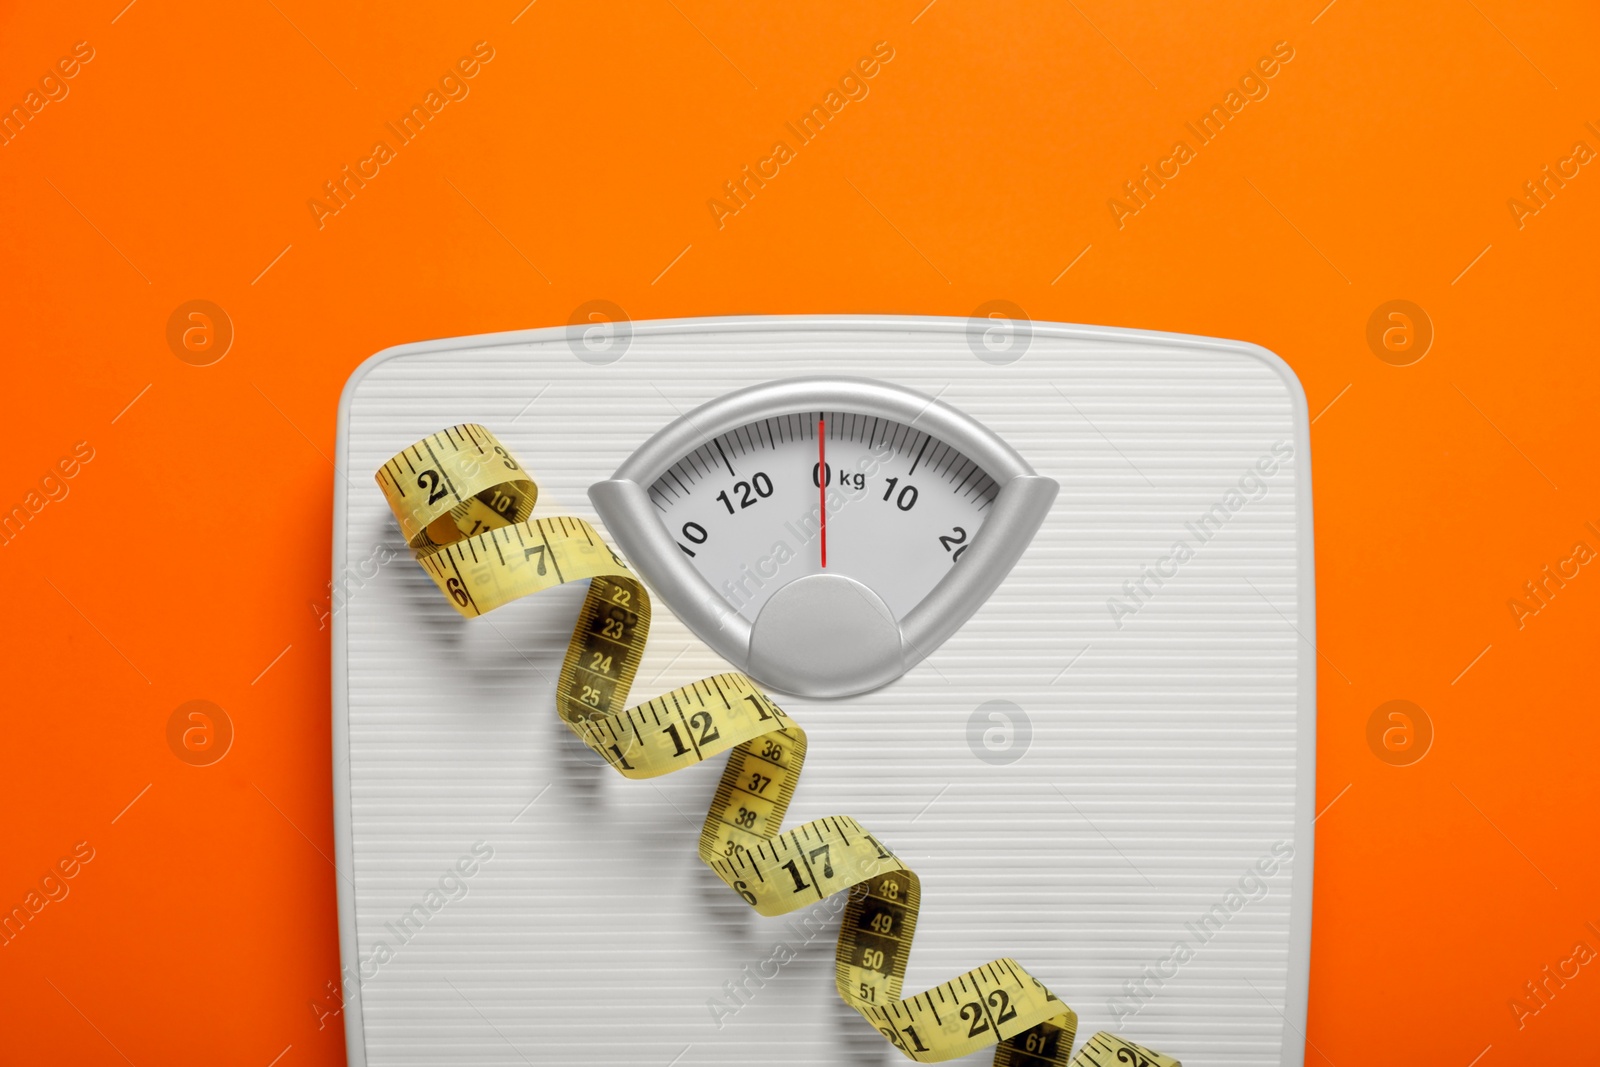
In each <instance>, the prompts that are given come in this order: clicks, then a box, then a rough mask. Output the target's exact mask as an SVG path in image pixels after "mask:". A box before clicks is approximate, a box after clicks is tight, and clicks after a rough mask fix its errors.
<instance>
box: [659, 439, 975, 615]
mask: <svg viewBox="0 0 1600 1067" xmlns="http://www.w3.org/2000/svg"><path fill="white" fill-rule="evenodd" d="M819 423H820V424H821V426H822V427H823V432H822V433H821V434H819V433H818V427H819ZM997 492H998V486H997V485H996V484H995V482H994V480H993V479H992V478H990V477H989V475H988V474H986V473H985V472H984V471H983V470H981V469H979V467H978V465H977V464H976V463H974V462H973V461H972V460H970V459H968V458H967V457H966V456H964V455H962V454H961V453H960V452H958V451H956V449H954V448H952V447H951V446H950V445H947V444H945V443H944V442H943V441H940V440H938V439H937V438H933V437H930V436H929V435H928V434H926V433H923V432H922V431H920V430H914V429H912V428H911V427H909V426H906V425H903V424H902V423H898V422H892V421H890V420H888V419H883V418H878V417H876V416H872V415H856V414H851V413H849V412H816V411H812V412H797V413H795V414H793V415H784V416H780V417H777V418H771V419H763V420H761V421H759V422H753V423H750V424H749V425H746V426H741V427H739V428H738V429H736V430H733V431H731V432H729V433H725V434H722V435H721V436H719V437H717V438H714V439H713V440H711V441H710V442H708V443H707V444H704V445H702V446H701V447H700V448H698V449H696V450H695V451H693V452H691V453H689V455H687V456H685V457H684V458H683V459H681V460H679V461H678V462H677V463H676V464H674V465H673V466H672V467H671V468H670V469H669V470H668V471H667V473H666V474H664V475H662V476H661V477H660V478H658V479H657V480H656V482H655V483H654V484H653V485H651V486H650V489H649V496H650V500H651V502H652V503H653V504H654V505H655V506H656V509H657V515H658V517H659V518H660V519H661V521H662V523H663V524H664V525H665V526H666V528H667V533H668V534H669V535H670V536H671V537H672V539H673V540H675V541H676V542H677V543H678V547H679V548H680V549H681V550H682V551H683V552H684V553H686V554H687V555H688V556H689V561H690V563H691V564H693V566H694V567H695V568H696V569H697V570H698V571H699V572H700V574H701V575H702V576H703V577H704V578H705V580H706V581H707V582H709V583H710V584H711V587H712V588H713V589H715V590H717V591H718V592H719V593H721V594H722V595H723V597H725V598H726V599H727V601H728V603H729V604H730V605H731V606H732V607H733V608H734V609H735V610H737V611H738V612H739V613H740V614H741V615H743V616H744V617H745V618H747V619H749V620H751V621H752V622H753V621H755V619H756V616H757V615H759V614H760V612H761V607H762V605H763V604H765V603H766V602H767V599H768V598H769V597H771V596H772V594H773V593H775V592H777V590H779V589H781V588H782V587H783V586H785V585H787V584H789V583H790V582H792V581H794V580H795V579H796V578H802V577H804V576H806V575H809V574H824V573H826V574H840V575H844V576H845V577H848V578H853V579H855V580H856V581H858V582H861V583H862V584H863V585H865V586H867V587H868V588H870V589H872V590H873V591H874V592H876V593H877V594H878V596H880V597H881V598H883V601H884V603H885V604H886V605H888V607H889V610H890V611H891V612H892V613H893V614H894V616H895V618H897V619H901V618H904V617H905V615H906V613H907V612H909V611H910V610H911V609H912V608H914V607H916V605H917V604H918V603H920V602H921V601H922V599H923V598H924V597H925V596H927V595H928V593H929V592H930V591H931V590H932V589H933V587H934V586H935V585H936V584H938V582H939V580H940V579H941V578H943V577H944V576H945V575H946V574H948V573H949V571H950V568H951V567H953V566H955V565H956V563H957V561H959V560H960V558H961V556H962V553H963V551H964V550H965V549H966V547H967V546H968V545H970V544H971V543H972V539H973V537H974V536H976V535H977V532H978V527H979V526H981V525H982V524H983V520H984V516H985V515H986V514H987V511H988V508H989V506H990V505H991V504H992V503H994V499H995V495H996V493H997Z"/></svg>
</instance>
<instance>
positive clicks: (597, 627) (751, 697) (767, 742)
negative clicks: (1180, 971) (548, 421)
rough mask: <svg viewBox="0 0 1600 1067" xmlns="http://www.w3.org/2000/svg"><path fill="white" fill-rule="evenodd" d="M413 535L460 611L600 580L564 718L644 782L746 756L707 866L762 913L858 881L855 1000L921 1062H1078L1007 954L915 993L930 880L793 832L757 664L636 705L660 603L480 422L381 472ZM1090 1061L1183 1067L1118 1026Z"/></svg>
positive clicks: (1073, 1016) (796, 748)
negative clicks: (548, 504)
mask: <svg viewBox="0 0 1600 1067" xmlns="http://www.w3.org/2000/svg"><path fill="white" fill-rule="evenodd" d="M377 480H378V485H379V487H380V488H381V489H382V490H383V495H384V497H385V498H386V499H387V500H388V502H389V507H390V508H391V509H392V510H393V511H394V514H395V518H396V519H398V520H399V522H400V530H401V532H402V533H403V534H404V535H405V539H406V543H407V544H408V545H410V546H411V550H412V553H413V554H414V555H415V556H416V558H417V561H418V562H419V563H421V564H422V567H423V569H424V570H426V571H427V572H428V574H429V575H431V576H432V577H433V580H434V581H435V582H436V583H437V584H438V586H439V589H440V590H441V591H442V592H443V593H444V594H445V596H446V597H447V598H448V599H449V600H450V602H451V603H452V604H453V605H455V608H456V610H457V611H459V612H460V613H461V614H462V615H466V616H468V617H472V616H477V615H482V614H483V613H484V612H487V611H492V610H494V609H495V608H497V607H499V606H500V605H502V604H505V603H508V602H509V601H512V600H516V599H517V598H518V597H524V596H528V595H530V594H532V593H537V592H539V591H541V590H544V589H549V588H551V587H553V586H557V585H562V584H564V583H566V582H575V581H580V580H584V579H587V580H588V581H589V592H588V595H587V597H585V599H584V602H583V607H582V608H581V609H580V610H579V612H578V621H577V625H576V626H575V627H574V628H573V631H572V641H571V643H570V644H569V645H568V646H567V655H566V659H565V661H564V662H563V663H562V666H561V678H560V680H559V681H558V682H557V684H556V710H557V712H558V713H559V714H560V716H561V718H562V720H563V721H564V722H565V723H566V724H567V726H568V727H569V728H571V730H572V731H573V732H574V733H575V734H577V735H578V737H579V738H580V739H582V741H583V743H584V744H586V745H588V746H589V747H590V748H591V749H592V750H594V752H595V753H596V754H598V755H599V756H601V757H602V758H604V759H605V760H606V762H607V763H609V764H610V765H611V766H612V767H614V768H615V769H616V770H617V771H619V772H620V773H621V774H622V775H623V776H625V777H628V778H654V777H657V776H658V775H663V774H670V773H672V772H673V771H677V770H682V769H683V768H685V767H690V766H693V765H694V764H697V763H699V762H701V761H702V760H706V759H710V758H711V757H712V756H717V755H720V754H722V753H724V752H731V755H730V756H729V758H728V763H727V767H726V769H725V770H724V771H723V772H722V781H721V782H720V783H718V785H717V791H716V796H715V799H714V800H713V801H712V804H711V810H710V812H709V813H708V814H707V815H706V822H705V828H704V829H702V830H701V832H700V858H701V860H703V861H704V862H705V863H706V865H707V866H709V867H710V868H711V869H712V870H713V871H715V872H717V875H718V876H719V877H720V878H721V879H722V880H723V881H724V882H726V883H727V884H728V886H729V887H730V888H731V889H733V891H734V892H735V893H738V894H739V896H741V897H743V898H744V901H745V903H747V904H749V905H750V906H751V907H753V908H755V909H756V911H758V912H760V913H761V914H762V915H782V914H784V913H786V912H790V911H794V910H796V909H798V908H802V907H805V906H807V905H809V904H814V903H816V902H817V901H819V900H823V899H824V898H826V897H829V896H831V895H833V894H834V893H838V892H842V891H848V892H849V893H850V897H849V900H848V902H847V904H846V906H845V908H844V912H843V915H842V918H841V920H840V928H839V945H838V949H837V953H836V960H837V968H836V981H837V983H838V987H839V996H840V997H842V998H843V999H844V1002H845V1003H846V1004H848V1005H850V1006H851V1007H852V1008H854V1009H855V1010H856V1011H858V1012H860V1013H861V1015H862V1017H863V1018H865V1019H866V1020H867V1021H868V1022H869V1023H871V1024H872V1025H873V1026H874V1027H876V1028H877V1029H878V1031H879V1032H880V1033H882V1034H883V1036H884V1037H885V1038H887V1039H888V1040H889V1042H890V1043H891V1044H893V1045H894V1047H895V1048H897V1049H899V1050H900V1051H901V1052H903V1053H905V1055H906V1056H907V1057H908V1058H910V1059H913V1060H916V1061H918V1062H920V1063H932V1062H936V1061H939V1060H948V1059H952V1058H954V1057H957V1056H963V1055H966V1054H967V1053H970V1052H973V1051H976V1050H977V1049H979V1048H982V1047H984V1046H986V1045H991V1044H996V1043H998V1045H999V1047H998V1048H997V1049H996V1050H995V1058H994V1062H995V1064H996V1065H997V1067H1043V1065H1050V1067H1063V1065H1066V1064H1067V1063H1068V1058H1069V1057H1070V1056H1071V1055H1072V1043H1073V1039H1074V1038H1075V1036H1076V1034H1077V1028H1078V1016H1077V1013H1075V1012H1074V1011H1073V1010H1072V1009H1071V1008H1069V1007H1067V1005H1066V1004H1064V1003H1062V1002H1061V1000H1059V999H1058V998H1057V997H1056V996H1054V995H1053V994H1052V993H1051V992H1050V991H1049V990H1048V989H1046V988H1045V987H1044V984H1043V983H1041V982H1040V981H1039V980H1038V979H1037V978H1034V977H1033V976H1032V975H1030V974H1029V973H1028V972H1027V971H1025V970H1023V969H1022V966H1021V965H1020V964H1018V963H1017V962H1016V961H1015V960H1010V959H1000V960H995V961H994V962H992V963H988V964H985V965H984V966H982V967H979V968H977V969H976V970H972V971H968V972H967V973H966V974H963V975H961V976H960V977H958V978H952V979H951V980H950V981H948V982H945V983H943V984H942V985H938V986H935V987H934V988H932V989H930V990H928V991H927V992H924V993H918V994H917V995H916V996H913V997H910V998H908V999H904V1000H902V999H901V997H900V987H901V983H902V981H903V979H904V978H905V972H906V960H907V957H908V956H909V955H910V949H911V938H912V935H913V934H914V933H915V931H916V926H917V909H918V901H919V899H920V897H921V883H920V882H919V880H918V879H917V876H916V874H914V873H913V872H912V871H911V869H910V868H908V867H907V866H906V865H905V864H903V863H902V862H901V861H900V860H899V859H898V858H897V857H896V856H895V854H894V853H893V852H892V851H891V850H890V849H889V848H888V847H887V846H885V845H884V844H883V843H882V842H880V841H879V840H878V839H877V838H875V837H874V836H873V835H872V834H870V833H868V832H867V830H866V829H865V828H864V827H863V826H861V824H859V823H857V822H856V821H855V820H854V819H851V818H849V817H848V816H843V815H836V816H829V817H828V818H825V819H817V820H815V821H813V822H808V823H806V824H804V825H802V826H799V827H797V828H795V829H793V830H790V831H788V832H787V833H780V832H779V828H780V827H781V826H782V825H783V816H784V813H785V812H786V811H788V808H789V801H790V799H791V798H792V797H793V796H794V788H795V784H796V782H797V781H798V780H799V777H800V769H801V767H802V765H803V764H804V763H805V757H806V735H805V731H804V730H802V729H800V727H798V726H796V725H795V724H794V722H793V721H792V720H791V719H790V718H789V717H788V716H787V715H785V714H784V712H783V710H782V709H781V708H779V707H778V706H777V705H776V704H774V703H773V702H772V701H771V700H769V699H767V696H766V694H765V693H763V692H761V691H760V690H759V689H757V688H756V687H755V685H754V683H752V682H751V681H750V679H748V678H746V677H745V676H744V675H742V674H734V673H729V674H718V675H714V676H713V677H710V678H705V679H702V680H700V681H698V682H695V683H694V684H692V685H686V686H683V687H682V688H679V689H674V690H673V691H672V692H670V693H665V694H663V695H661V696H658V697H656V698H655V699H653V700H648V701H646V702H644V703H643V704H637V705H635V706H633V707H631V708H630V707H625V704H626V702H627V695H628V689H629V687H630V686H631V685H632V683H633V676H634V672H635V671H637V670H638V667H639V659H640V656H641V655H642V654H643V652H644V647H645V642H646V640H647V638H648V636H649V632H650V598H649V595H648V594H647V593H646V592H645V589H644V586H643V585H642V584H641V583H640V581H639V579H638V578H637V577H635V576H634V574H633V572H632V571H630V570H629V569H628V565H627V564H626V563H625V562H623V560H622V558H621V557H620V556H618V555H617V554H616V553H615V552H613V551H612V550H611V548H610V546H608V545H607V544H606V543H605V542H604V541H602V540H601V539H600V536H599V535H598V534H596V533H595V531H594V530H593V529H592V528H591V527H590V526H589V524H588V523H586V522H584V521H583V520H582V519H576V518H552V519H530V517H529V516H530V515H531V514H532V511H533V505H534V501H535V500H536V499H537V498H538V495H539V489H538V486H537V485H535V484H534V482H533V480H532V479H531V478H530V477H529V476H528V473H527V472H526V471H525V470H523V468H522V466H521V465H520V464H519V463H518V462H517V460H516V459H515V458H514V457H513V456H512V455H511V453H510V452H508V451H507V450H506V449H505V448H504V447H503V446H502V445H501V444H500V442H499V441H498V440H496V439H495V436H494V435H493V434H492V433H490V432H489V431H488V430H486V429H484V428H483V427H482V426H478V425H474V424H470V423H469V424H465V425H461V426H452V427H451V428H449V429H447V430H441V431H440V432H438V433H436V434H433V435H432V436H430V437H427V438H424V439H423V440H421V441H418V442H417V443H416V444H414V445H412V446H411V447H410V448H407V449H406V450H405V451H403V452H401V453H400V454H399V455H397V456H395V457H394V458H393V459H391V460H390V461H389V462H388V463H385V464H384V465H383V467H382V468H381V469H380V470H379V471H378V474H377ZM1071 1062H1072V1063H1073V1064H1076V1065H1085V1064H1093V1065H1095V1067H1114V1065H1117V1067H1121V1065H1126V1067H1180V1065H1179V1063H1178V1061H1177V1060H1175V1059H1172V1058H1170V1057H1168V1056H1163V1055H1161V1054H1160V1053H1157V1052H1152V1051H1150V1050H1149V1049H1146V1048H1141V1047H1140V1046H1138V1045H1135V1044H1132V1043H1131V1042H1128V1041H1124V1040H1122V1039H1121V1038H1119V1037H1115V1036H1114V1035H1111V1034H1107V1033H1099V1034H1096V1035H1094V1037H1092V1038H1091V1039H1090V1040H1089V1041H1088V1042H1087V1043H1086V1044H1085V1045H1084V1046H1083V1048H1082V1049H1081V1050H1080V1051H1079V1053H1078V1056H1077V1058H1076V1059H1074V1060H1072V1061H1071Z"/></svg>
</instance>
